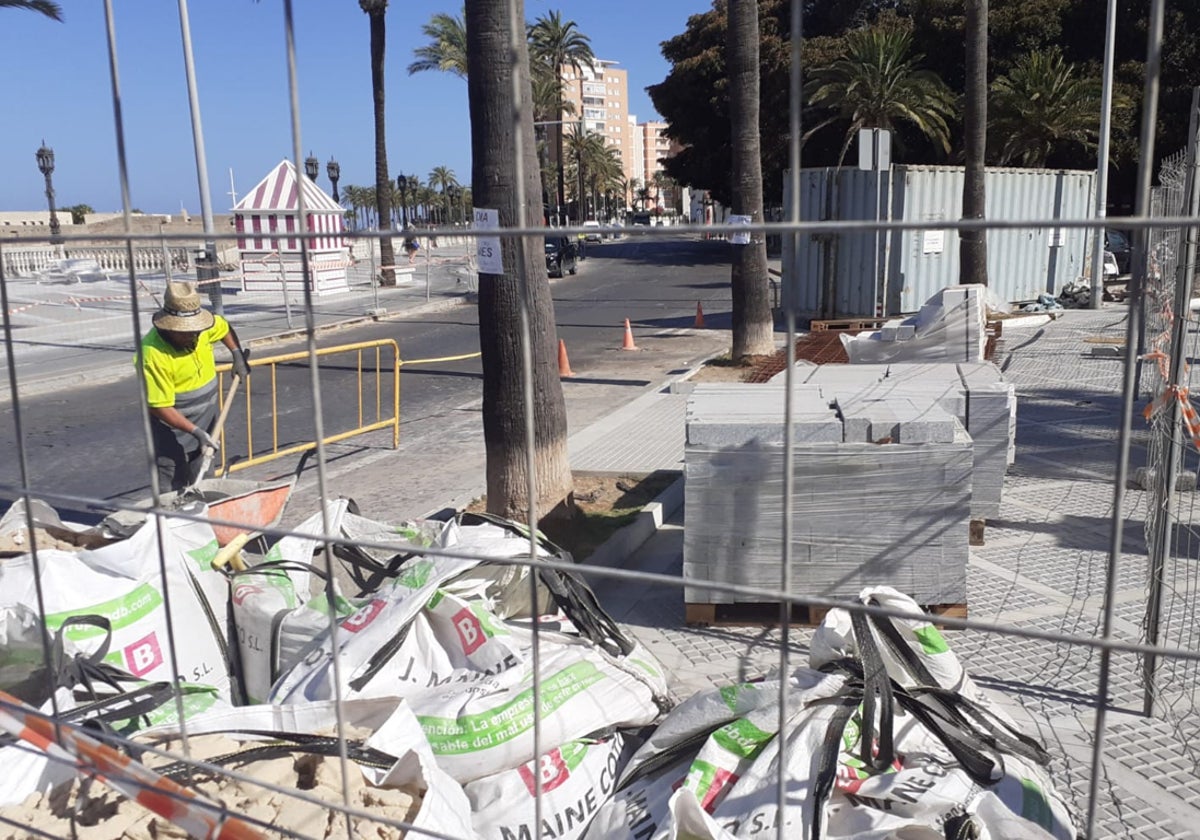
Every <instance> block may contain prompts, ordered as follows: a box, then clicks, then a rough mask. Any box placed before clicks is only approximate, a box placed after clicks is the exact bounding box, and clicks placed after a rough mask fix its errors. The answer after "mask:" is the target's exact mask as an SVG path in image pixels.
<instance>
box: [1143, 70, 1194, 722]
mask: <svg viewBox="0 0 1200 840" xmlns="http://www.w3.org/2000/svg"><path fill="white" fill-rule="evenodd" d="M1198 132H1200V87H1197V88H1192V111H1191V121H1190V123H1189V124H1188V145H1187V176H1186V177H1185V179H1184V194H1185V195H1187V196H1188V209H1187V215H1188V216H1191V217H1192V218H1195V216H1196V212H1197V207H1198V206H1200V177H1197V176H1198V175H1200V173H1197V171H1196V169H1197V166H1198V165H1200V164H1198V163H1197V148H1196V144H1197V140H1198V139H1200V136H1198ZM1196 251H1197V242H1196V228H1194V227H1189V228H1188V229H1187V241H1186V245H1185V251H1184V258H1183V260H1182V261H1180V263H1179V265H1178V267H1177V268H1176V269H1175V304H1174V306H1175V308H1174V313H1175V321H1174V323H1173V324H1172V325H1171V327H1172V329H1171V375H1170V379H1169V381H1168V382H1164V383H1163V387H1164V388H1170V387H1172V386H1174V387H1175V388H1183V387H1185V386H1186V385H1187V380H1188V369H1187V366H1186V365H1184V364H1183V360H1184V358H1185V357H1186V353H1187V351H1186V349H1185V348H1184V343H1185V342H1186V341H1187V328H1188V314H1189V312H1190V311H1191V310H1190V308H1189V307H1190V304H1191V297H1192V271H1193V269H1192V267H1193V266H1194V265H1195V264H1196ZM1170 411H1171V419H1170V421H1169V422H1168V424H1167V426H1166V432H1165V434H1166V437H1167V445H1166V447H1165V449H1166V452H1167V463H1166V469H1165V470H1164V469H1163V464H1161V463H1159V464H1158V468H1159V470H1160V471H1161V472H1163V473H1165V475H1163V476H1162V477H1163V479H1164V480H1163V483H1162V484H1161V485H1160V486H1161V487H1162V488H1163V494H1164V495H1163V501H1164V502H1165V505H1164V507H1163V509H1162V510H1161V511H1159V519H1158V523H1157V527H1156V528H1155V531H1156V538H1155V541H1154V545H1152V546H1151V547H1150V588H1149V592H1148V593H1147V598H1146V601H1147V604H1146V644H1149V645H1157V644H1158V641H1159V639H1160V638H1161V627H1160V624H1161V622H1162V599H1163V571H1164V569H1165V568H1166V564H1167V556H1168V555H1169V554H1170V550H1171V548H1170V547H1171V542H1172V539H1171V536H1172V534H1173V533H1174V530H1175V529H1174V527H1173V526H1174V523H1175V518H1176V516H1177V513H1178V499H1177V497H1176V494H1175V482H1176V480H1177V477H1178V475H1179V464H1180V461H1181V459H1182V457H1183V442H1182V437H1183V436H1182V434H1181V433H1180V423H1181V421H1182V419H1183V418H1182V416H1181V415H1182V413H1183V407H1182V406H1181V405H1180V403H1179V400H1177V399H1172V400H1171V407H1170ZM1159 434H1162V432H1161V431H1160V432H1159ZM1157 669H1158V657H1157V656H1155V655H1154V654H1152V653H1148V654H1146V659H1145V663H1144V678H1143V679H1144V686H1145V696H1144V698H1143V708H1144V710H1145V713H1146V714H1148V715H1153V714H1155V713H1156V712H1157V711H1159V709H1158V706H1159V701H1160V698H1159V691H1158V686H1157V684H1156V680H1155V677H1156V672H1157Z"/></svg>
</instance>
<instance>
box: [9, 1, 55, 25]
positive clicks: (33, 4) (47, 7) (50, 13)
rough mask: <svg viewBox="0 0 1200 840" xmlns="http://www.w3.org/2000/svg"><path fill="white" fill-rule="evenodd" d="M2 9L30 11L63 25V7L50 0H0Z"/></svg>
mask: <svg viewBox="0 0 1200 840" xmlns="http://www.w3.org/2000/svg"><path fill="white" fill-rule="evenodd" d="M0 9H28V10H29V11H31V12H41V13H42V14H43V15H45V16H46V17H48V18H50V19H51V20H56V21H58V22H59V23H62V19H63V17H62V7H61V6H59V5H58V4H57V3H52V2H50V0H0Z"/></svg>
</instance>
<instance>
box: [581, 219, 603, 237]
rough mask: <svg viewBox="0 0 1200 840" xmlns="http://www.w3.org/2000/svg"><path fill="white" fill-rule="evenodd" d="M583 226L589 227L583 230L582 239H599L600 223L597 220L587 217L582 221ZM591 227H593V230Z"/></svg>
mask: <svg viewBox="0 0 1200 840" xmlns="http://www.w3.org/2000/svg"><path fill="white" fill-rule="evenodd" d="M583 226H584V227H585V228H589V230H586V231H584V239H586V240H587V241H588V242H599V241H600V223H599V222H598V221H596V220H595V219H588V220H587V221H586V222H584V223H583ZM591 228H594V230H592V229H591Z"/></svg>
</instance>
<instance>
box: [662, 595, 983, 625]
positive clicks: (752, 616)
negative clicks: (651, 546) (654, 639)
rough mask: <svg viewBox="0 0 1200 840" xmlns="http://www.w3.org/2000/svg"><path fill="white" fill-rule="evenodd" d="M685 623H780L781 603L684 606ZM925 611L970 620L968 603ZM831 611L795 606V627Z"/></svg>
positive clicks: (926, 607)
mask: <svg viewBox="0 0 1200 840" xmlns="http://www.w3.org/2000/svg"><path fill="white" fill-rule="evenodd" d="M683 606H684V621H685V622H686V623H687V624H688V625H701V626H703V625H710V624H711V625H717V626H721V627H737V626H745V625H775V624H779V602H778V601H771V602H764V603H753V604H751V603H742V604H684V605H683ZM921 609H923V610H925V612H927V613H929V614H930V615H934V616H939V615H940V616H945V617H947V618H966V617H967V605H966V604H932V605H929V606H923V607H921ZM827 612H829V609H828V608H827V607H809V606H805V605H803V604H792V612H791V621H792V623H793V624H797V625H803V626H806V627H815V626H816V625H818V624H820V623H821V621H822V620H823V619H824V618H825V614H826V613H827Z"/></svg>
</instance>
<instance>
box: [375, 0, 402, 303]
mask: <svg viewBox="0 0 1200 840" xmlns="http://www.w3.org/2000/svg"><path fill="white" fill-rule="evenodd" d="M384 8H385V9H386V7H384ZM369 17H370V20H371V93H372V96H373V98H374V101H375V211H376V213H378V214H379V220H380V222H379V223H380V226H381V227H382V226H383V224H384V222H385V220H388V219H390V218H391V217H392V210H391V207H390V206H389V202H388V197H389V195H390V194H391V189H390V187H391V180H392V179H391V177H390V176H389V175H388V164H387V131H386V127H385V126H386V120H385V110H384V95H383V55H384V47H385V46H386V44H387V29H386V25H385V24H384V13H383V11H382V10H381V11H379V12H372V13H371V14H370V15H369ZM379 256H380V261H381V263H382V265H383V266H385V268H384V269H383V285H385V286H395V285H396V272H395V269H394V266H395V265H396V255H395V252H394V251H393V249H392V238H391V237H390V236H384V237H382V238H381V239H380V240H379Z"/></svg>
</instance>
